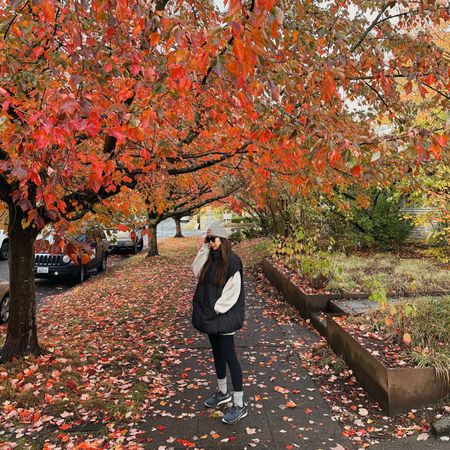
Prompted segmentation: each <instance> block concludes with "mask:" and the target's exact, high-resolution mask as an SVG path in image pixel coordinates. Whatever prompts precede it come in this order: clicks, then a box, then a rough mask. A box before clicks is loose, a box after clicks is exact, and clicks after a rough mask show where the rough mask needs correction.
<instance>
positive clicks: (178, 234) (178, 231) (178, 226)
mask: <svg viewBox="0 0 450 450" xmlns="http://www.w3.org/2000/svg"><path fill="white" fill-rule="evenodd" d="M173 220H175V227H176V233H175V236H174V237H176V238H182V237H184V236H183V233H182V232H181V218H180V217H174V218H173Z"/></svg>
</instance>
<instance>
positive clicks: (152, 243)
mask: <svg viewBox="0 0 450 450" xmlns="http://www.w3.org/2000/svg"><path fill="white" fill-rule="evenodd" d="M157 225H158V224H155V223H152V222H149V224H148V251H147V256H158V255H159V252H158V240H157V238H156V227H157Z"/></svg>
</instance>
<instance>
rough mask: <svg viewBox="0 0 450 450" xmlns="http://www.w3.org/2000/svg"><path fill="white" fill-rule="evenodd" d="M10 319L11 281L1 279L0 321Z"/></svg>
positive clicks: (3, 321)
mask: <svg viewBox="0 0 450 450" xmlns="http://www.w3.org/2000/svg"><path fill="white" fill-rule="evenodd" d="M8 319H9V281H6V280H0V323H5V322H8Z"/></svg>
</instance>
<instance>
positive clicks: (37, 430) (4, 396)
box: [0, 239, 195, 449]
mask: <svg viewBox="0 0 450 450" xmlns="http://www.w3.org/2000/svg"><path fill="white" fill-rule="evenodd" d="M194 251H195V248H194V245H193V241H192V240H191V239H181V240H180V239H178V240H177V239H169V240H166V241H165V242H163V243H162V245H161V252H162V255H163V256H161V257H156V258H145V257H144V256H143V255H138V256H136V257H133V258H130V260H128V261H127V262H126V265H125V266H122V267H119V268H117V269H114V270H110V271H108V272H106V273H105V274H104V275H103V276H100V277H96V278H95V279H92V280H89V281H87V282H85V283H83V284H82V285H80V286H77V287H76V288H74V289H72V290H70V291H68V292H66V293H64V294H61V295H57V296H54V297H51V298H48V299H47V300H46V301H45V305H44V306H43V307H42V308H41V309H40V310H39V311H38V333H39V337H40V342H41V344H42V345H43V346H44V348H45V349H46V350H47V353H45V354H44V355H42V356H40V357H31V356H29V357H26V358H25V359H22V360H17V361H13V362H10V363H8V364H4V365H1V366H0V383H1V384H0V424H1V425H2V426H1V428H0V430H1V431H0V448H20V449H22V448H47V449H54V448H78V449H83V448H117V449H120V448H127V449H132V448H140V446H138V442H139V438H138V431H137V427H136V424H137V423H138V422H139V421H140V420H141V419H142V417H143V415H144V411H145V410H146V408H147V407H148V405H149V403H151V402H152V400H154V399H156V398H159V397H160V396H163V395H164V394H165V388H164V384H165V383H164V380H165V374H164V373H163V369H164V367H165V366H166V365H167V364H168V363H169V361H170V359H171V358H173V357H175V356H176V350H174V349H171V348H169V347H168V346H167V342H169V339H168V338H169V336H171V335H172V334H173V332H174V330H175V327H176V324H174V323H173V322H171V319H172V318H173V317H174V314H175V313H176V311H177V308H178V307H179V306H178V305H183V304H184V302H183V301H182V300H184V299H185V297H186V296H189V297H190V296H191V295H192V287H193V285H194V281H193V276H192V274H191V272H190V262H191V261H192V258H193V255H194ZM0 333H1V334H0V336H1V339H3V338H4V335H5V333H6V326H5V325H3V326H2V327H1V328H0ZM84 441H89V444H87V443H83V442H84ZM8 442H9V443H10V444H7V443H8ZM44 442H46V444H45V446H44ZM1 443H3V444H1ZM106 443H107V445H108V447H105V445H106Z"/></svg>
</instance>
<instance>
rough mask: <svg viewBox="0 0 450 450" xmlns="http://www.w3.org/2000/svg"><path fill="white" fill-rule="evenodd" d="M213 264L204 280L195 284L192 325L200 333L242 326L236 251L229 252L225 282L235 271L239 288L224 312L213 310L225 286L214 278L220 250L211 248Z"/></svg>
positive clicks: (243, 305) (232, 329)
mask: <svg viewBox="0 0 450 450" xmlns="http://www.w3.org/2000/svg"><path fill="white" fill-rule="evenodd" d="M211 257H212V264H211V266H210V267H209V268H208V270H207V272H206V274H205V277H204V278H203V280H200V281H199V282H198V284H197V289H196V291H195V294H194V299H193V308H192V325H193V326H194V328H196V329H197V330H199V331H201V332H202V333H207V334H221V333H231V332H233V331H236V330H239V329H240V328H242V325H243V323H244V310H245V296H244V278H243V274H242V262H241V258H239V256H238V255H236V253H234V252H231V254H230V262H229V264H228V272H227V276H226V281H225V284H226V282H227V281H228V280H229V279H230V278H231V277H232V276H233V275H234V274H235V273H236V272H238V271H239V272H240V274H241V291H240V294H239V298H238V300H237V302H236V303H235V304H234V305H233V306H232V307H231V308H230V309H229V310H228V311H227V312H226V313H224V314H219V313H216V311H214V305H215V304H216V302H217V300H218V299H219V298H220V296H221V295H222V291H223V288H224V286H219V285H217V284H216V283H215V282H214V278H215V274H216V271H217V269H218V267H219V264H220V260H219V258H220V254H219V252H217V251H213V250H211Z"/></svg>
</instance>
